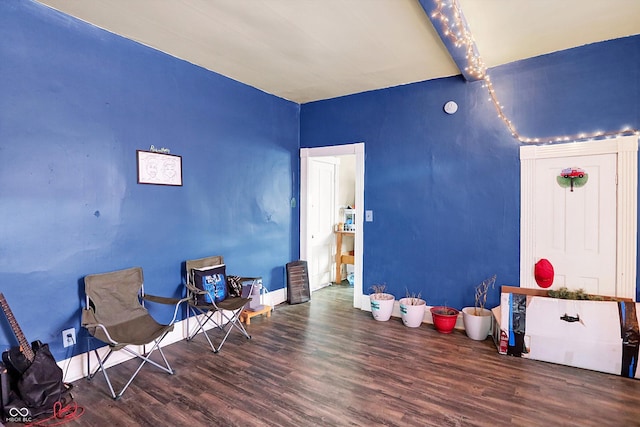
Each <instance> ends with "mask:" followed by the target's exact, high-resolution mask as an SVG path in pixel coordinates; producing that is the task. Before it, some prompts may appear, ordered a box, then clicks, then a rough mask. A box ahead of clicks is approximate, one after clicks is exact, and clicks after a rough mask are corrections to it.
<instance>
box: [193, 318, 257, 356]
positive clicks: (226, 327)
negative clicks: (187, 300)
mask: <svg viewBox="0 0 640 427" xmlns="http://www.w3.org/2000/svg"><path fill="white" fill-rule="evenodd" d="M243 310H244V309H238V310H236V311H235V312H234V311H232V313H233V314H232V315H231V316H227V315H226V314H225V313H224V310H217V311H208V312H206V313H205V312H203V311H200V313H198V312H197V311H196V309H193V313H194V314H195V316H194V317H195V318H196V321H197V322H198V327H197V328H196V330H195V331H194V332H193V333H189V334H188V337H187V341H191V340H192V339H193V338H194V337H195V336H196V335H197V334H198V333H199V332H201V331H202V333H203V335H204V337H205V339H206V340H207V342H208V343H209V347H211V350H212V351H213V352H214V353H218V352H219V351H220V349H221V348H222V346H223V345H224V343H225V342H226V341H227V338H228V337H229V334H230V333H231V330H232V329H233V328H236V329H238V330H239V331H240V333H242V335H244V336H245V337H246V338H247V339H251V335H249V333H248V332H247V330H246V329H245V328H244V326H243V325H242V322H241V321H240V315H241V314H242V311H243ZM215 313H220V316H221V317H222V319H221V322H220V323H218V322H216V321H215V319H214V318H213V316H214V315H215ZM199 314H202V315H203V316H204V319H202V320H201V319H200V316H199ZM209 321H211V322H212V323H213V324H214V326H215V327H217V328H218V329H220V330H221V331H222V332H223V333H224V337H223V338H222V341H221V342H220V344H218V346H217V347H216V346H215V344H213V342H212V341H211V338H209V334H208V333H207V331H206V330H205V329H204V327H205V325H206V324H207V322H209ZM225 321H226V323H225Z"/></svg>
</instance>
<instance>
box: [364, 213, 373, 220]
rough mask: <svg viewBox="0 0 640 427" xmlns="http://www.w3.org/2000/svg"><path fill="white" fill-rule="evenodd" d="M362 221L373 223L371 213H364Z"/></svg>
mask: <svg viewBox="0 0 640 427" xmlns="http://www.w3.org/2000/svg"><path fill="white" fill-rule="evenodd" d="M364 220H365V221H366V222H373V211H364Z"/></svg>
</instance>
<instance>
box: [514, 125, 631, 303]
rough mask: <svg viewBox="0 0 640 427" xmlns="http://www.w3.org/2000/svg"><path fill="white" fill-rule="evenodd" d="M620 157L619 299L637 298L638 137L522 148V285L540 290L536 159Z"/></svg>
mask: <svg viewBox="0 0 640 427" xmlns="http://www.w3.org/2000/svg"><path fill="white" fill-rule="evenodd" d="M598 154H616V155H617V184H618V185H617V195H616V196H617V207H616V210H617V218H616V221H617V225H616V230H617V231H616V241H617V243H616V245H617V254H616V279H617V280H616V296H618V297H622V298H631V299H632V300H633V301H635V299H636V262H637V249H636V248H637V228H638V137H637V136H633V135H632V136H621V137H618V138H615V139H607V140H599V141H592V142H575V143H568V144H557V145H543V146H539V145H530V146H522V147H520V166H521V171H520V286H521V287H523V288H536V287H537V285H536V283H535V281H534V277H533V266H534V264H535V262H536V261H537V260H536V259H535V257H534V245H535V241H534V236H535V230H534V224H535V217H534V215H535V209H536V206H534V177H535V173H536V169H535V161H536V159H544V158H547V159H548V158H554V157H571V156H587V155H598Z"/></svg>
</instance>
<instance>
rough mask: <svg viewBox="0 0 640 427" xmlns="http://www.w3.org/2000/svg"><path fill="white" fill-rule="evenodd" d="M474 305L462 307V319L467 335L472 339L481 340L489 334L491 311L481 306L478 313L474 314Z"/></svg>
mask: <svg viewBox="0 0 640 427" xmlns="http://www.w3.org/2000/svg"><path fill="white" fill-rule="evenodd" d="M475 311H476V308H475V307H465V308H463V309H462V321H463V322H464V330H465V332H466V333H467V336H468V337H469V338H471V339H472V340H476V341H483V340H485V339H486V338H487V336H488V335H489V329H491V311H490V310H487V309H486V308H483V309H482V311H481V312H480V314H477V315H476V314H474V313H475Z"/></svg>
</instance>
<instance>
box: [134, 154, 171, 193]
mask: <svg viewBox="0 0 640 427" xmlns="http://www.w3.org/2000/svg"><path fill="white" fill-rule="evenodd" d="M136 158H137V164H138V184H155V185H174V186H182V156H177V155H175V154H165V153H156V152H153V151H145V150H136Z"/></svg>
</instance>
